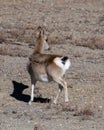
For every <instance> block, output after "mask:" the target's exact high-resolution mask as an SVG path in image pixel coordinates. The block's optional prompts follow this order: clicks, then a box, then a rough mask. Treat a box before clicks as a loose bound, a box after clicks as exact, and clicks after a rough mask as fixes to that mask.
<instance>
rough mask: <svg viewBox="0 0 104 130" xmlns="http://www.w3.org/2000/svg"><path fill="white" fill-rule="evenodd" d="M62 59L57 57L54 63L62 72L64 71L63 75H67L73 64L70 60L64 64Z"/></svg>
mask: <svg viewBox="0 0 104 130" xmlns="http://www.w3.org/2000/svg"><path fill="white" fill-rule="evenodd" d="M61 58H62V57H56V58H55V59H54V62H55V64H56V65H57V66H59V67H60V68H61V69H62V70H63V74H65V72H66V70H68V69H69V67H70V65H71V62H70V60H69V59H67V60H66V62H65V64H63V63H62V60H61Z"/></svg>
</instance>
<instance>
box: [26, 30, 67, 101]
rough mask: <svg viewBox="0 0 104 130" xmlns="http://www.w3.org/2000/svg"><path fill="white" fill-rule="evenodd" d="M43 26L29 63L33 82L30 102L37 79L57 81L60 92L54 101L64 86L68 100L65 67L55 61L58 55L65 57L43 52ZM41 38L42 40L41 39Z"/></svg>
mask: <svg viewBox="0 0 104 130" xmlns="http://www.w3.org/2000/svg"><path fill="white" fill-rule="evenodd" d="M42 31H43V30H42V28H41V30H40V33H39V37H38V43H37V46H36V48H35V51H34V52H33V54H32V55H31V56H30V58H29V60H30V62H29V65H28V72H29V74H30V77H31V83H32V92H31V99H30V102H29V103H30V104H31V102H32V101H33V97H34V93H33V90H34V86H35V84H36V82H37V81H42V82H50V81H55V82H57V83H58V85H59V92H58V93H57V96H56V98H55V100H54V103H57V99H58V97H59V95H60V92H61V91H62V88H64V91H65V102H67V101H68V92H67V84H66V82H65V81H64V80H63V69H62V68H61V67H59V66H58V65H57V64H56V63H55V61H54V60H55V58H57V57H60V58H61V57H63V56H60V55H51V54H42V52H43V51H44V48H43V47H44V43H45V42H44V40H45V35H44V32H42ZM39 39H40V40H39Z"/></svg>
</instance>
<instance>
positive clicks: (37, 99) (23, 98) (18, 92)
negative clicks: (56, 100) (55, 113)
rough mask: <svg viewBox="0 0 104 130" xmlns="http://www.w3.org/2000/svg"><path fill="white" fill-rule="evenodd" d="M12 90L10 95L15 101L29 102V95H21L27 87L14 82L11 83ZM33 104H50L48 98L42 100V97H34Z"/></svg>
mask: <svg viewBox="0 0 104 130" xmlns="http://www.w3.org/2000/svg"><path fill="white" fill-rule="evenodd" d="M12 84H13V87H14V90H13V93H12V94H11V95H10V96H12V97H14V98H15V99H17V100H19V101H23V102H29V100H30V95H27V94H23V91H24V90H25V89H27V88H28V86H27V85H24V84H23V83H18V82H16V81H12ZM34 102H40V103H47V102H50V99H48V98H42V97H34Z"/></svg>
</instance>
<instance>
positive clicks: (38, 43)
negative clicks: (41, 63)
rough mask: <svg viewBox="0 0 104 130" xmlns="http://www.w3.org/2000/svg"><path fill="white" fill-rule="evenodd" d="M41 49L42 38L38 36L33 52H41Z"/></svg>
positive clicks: (42, 45) (42, 46) (42, 47)
mask: <svg viewBox="0 0 104 130" xmlns="http://www.w3.org/2000/svg"><path fill="white" fill-rule="evenodd" d="M43 51H44V40H43V38H41V37H39V38H38V39H37V44H36V47H35V50H34V53H43Z"/></svg>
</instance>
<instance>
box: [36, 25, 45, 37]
mask: <svg viewBox="0 0 104 130" xmlns="http://www.w3.org/2000/svg"><path fill="white" fill-rule="evenodd" d="M37 30H38V32H37V33H38V36H44V32H45V30H44V27H41V26H39V27H38V28H37Z"/></svg>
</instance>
